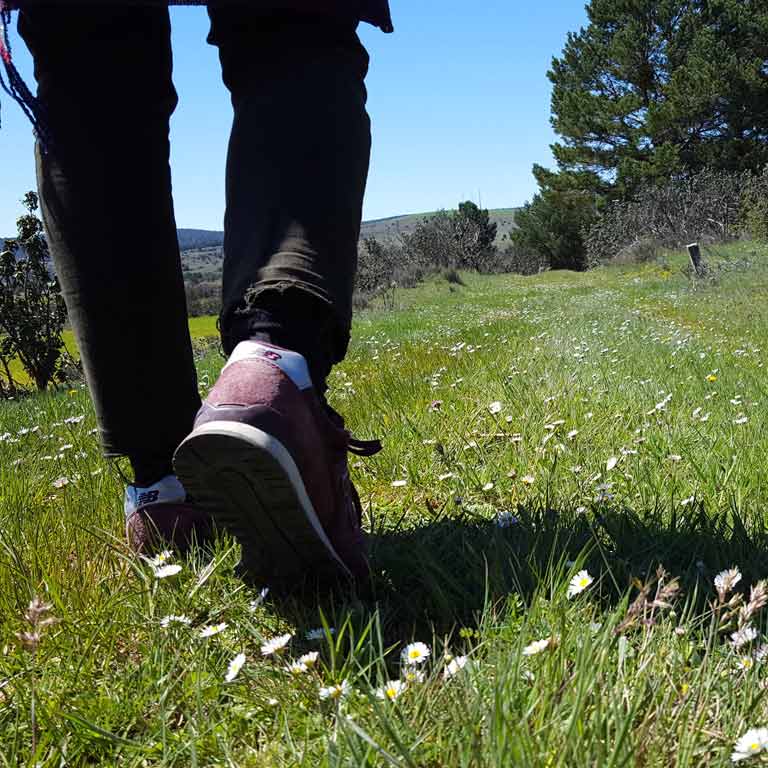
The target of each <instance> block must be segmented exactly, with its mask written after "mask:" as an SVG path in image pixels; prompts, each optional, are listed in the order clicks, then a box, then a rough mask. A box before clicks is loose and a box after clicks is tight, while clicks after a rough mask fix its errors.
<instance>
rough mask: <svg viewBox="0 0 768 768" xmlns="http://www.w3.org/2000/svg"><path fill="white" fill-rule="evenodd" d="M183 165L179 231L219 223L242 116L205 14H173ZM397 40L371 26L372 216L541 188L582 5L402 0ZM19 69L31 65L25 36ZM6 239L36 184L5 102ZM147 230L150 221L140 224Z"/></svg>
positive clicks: (2, 206)
mask: <svg viewBox="0 0 768 768" xmlns="http://www.w3.org/2000/svg"><path fill="white" fill-rule="evenodd" d="M171 13H172V20H173V43H174V81H175V84H176V88H177V90H178V91H179V97H180V104H179V107H178V109H177V111H176V113H175V115H174V117H173V119H172V123H171V131H172V148H173V149H172V169H173V181H174V199H175V205H176V219H177V223H178V225H179V226H180V227H199V228H202V229H220V228H221V226H222V219H223V213H224V158H225V154H226V146H227V137H228V133H229V125H230V120H231V109H230V105H229V100H228V95H227V92H226V90H225V88H224V86H223V85H222V84H221V82H220V79H219V66H218V59H217V57H216V51H215V49H214V48H212V47H211V46H208V45H206V43H205V35H206V33H207V26H208V25H207V16H206V13H205V10H204V9H202V8H189V7H188V8H175V9H173V10H172V11H171ZM392 13H393V18H394V23H395V33H394V34H392V35H385V34H383V33H382V32H380V31H378V30H376V29H374V28H373V27H369V26H367V25H363V26H361V28H360V35H361V38H362V40H363V42H364V43H365V45H366V47H367V48H368V51H369V52H370V54H371V70H370V74H369V76H368V80H367V84H368V91H369V102H368V108H369V112H370V114H371V118H372V121H373V135H374V148H373V155H372V159H371V172H370V176H369V181H368V190H367V194H366V201H365V208H364V218H366V219H371V218H381V217H384V216H392V215H396V214H400V213H412V212H421V211H429V210H435V209H438V208H451V207H455V206H456V204H457V203H458V202H459V201H460V200H464V199H467V198H469V199H473V200H476V201H477V200H478V199H480V200H481V202H482V204H483V206H485V207H494V208H496V207H507V206H515V205H519V204H521V203H522V202H524V201H525V200H526V199H528V198H530V196H531V195H532V194H533V193H534V191H535V184H534V181H533V178H532V177H531V166H532V164H533V163H542V164H544V165H551V163H552V157H551V153H550V150H549V145H550V144H551V143H552V141H553V140H554V135H553V133H552V129H551V127H550V125H549V98H550V88H549V82H548V80H547V78H546V71H547V69H548V67H549V64H550V61H551V58H552V56H553V55H556V54H558V53H559V52H560V51H561V50H562V47H563V44H564V42H565V37H566V34H567V33H568V31H571V30H576V29H578V28H579V27H580V26H581V25H582V24H584V23H585V19H586V15H585V12H584V4H583V2H582V1H581V0H545V1H544V2H538V3H521V2H517V1H516V0H512V1H511V2H510V0H488V1H487V2H485V3H476V4H475V3H467V2H466V0H463V1H459V0H439V2H438V0H418V1H417V2H414V0H392ZM12 42H13V43H15V49H14V53H15V56H16V61H17V65H18V66H19V68H20V70H21V71H22V73H23V74H24V76H25V78H26V79H27V82H29V83H31V82H32V75H31V61H30V59H29V56H28V55H27V53H26V51H25V50H24V46H23V44H22V43H21V41H20V40H19V39H18V36H17V35H16V34H15V31H14V35H13V41H12ZM0 104H1V105H2V113H1V117H2V129H1V130H0V235H10V234H13V232H14V231H15V226H14V222H15V220H16V217H17V216H18V215H19V214H20V213H21V207H20V205H19V202H18V201H19V199H20V198H21V196H22V194H23V193H24V191H26V190H27V189H32V188H33V187H34V163H33V153H32V136H31V131H30V129H29V127H28V125H27V124H26V122H25V120H24V118H23V116H22V115H21V113H20V111H19V110H18V108H17V107H16V106H15V105H14V104H13V103H11V102H10V101H9V99H8V98H7V97H6V96H5V94H1V95H0ZM137 225H138V222H137Z"/></svg>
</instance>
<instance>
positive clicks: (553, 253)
mask: <svg viewBox="0 0 768 768" xmlns="http://www.w3.org/2000/svg"><path fill="white" fill-rule="evenodd" d="M594 219H595V203H594V199H593V195H592V194H591V193H589V192H582V191H579V190H575V189H571V190H555V189H547V190H545V191H543V192H542V193H541V194H538V195H536V196H535V197H534V198H533V200H532V201H531V202H530V203H526V204H525V206H523V210H522V211H519V212H518V213H517V216H516V217H515V223H516V224H517V229H516V230H515V231H514V232H513V234H512V240H513V242H514V243H515V245H517V246H518V248H520V249H521V250H522V252H523V253H531V254H535V255H536V257H537V259H538V260H540V261H541V262H544V263H546V264H547V265H548V266H549V267H550V268H551V269H573V270H577V271H581V270H584V269H586V268H587V266H588V262H587V249H586V245H585V242H584V232H585V230H586V229H588V228H589V227H590V226H591V224H592V222H593V221H594Z"/></svg>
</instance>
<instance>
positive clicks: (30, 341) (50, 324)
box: [0, 192, 67, 391]
mask: <svg viewBox="0 0 768 768" xmlns="http://www.w3.org/2000/svg"><path fill="white" fill-rule="evenodd" d="M23 203H24V206H25V207H26V209H27V213H26V214H25V215H24V216H21V217H20V218H19V219H18V221H17V222H16V225H17V229H18V237H17V238H15V239H13V240H7V241H6V242H5V248H6V250H5V251H3V252H2V253H1V254H0V358H2V361H3V374H4V375H5V377H6V378H7V379H8V380H7V381H6V382H5V385H4V387H3V389H4V390H10V391H12V390H13V389H14V387H15V384H14V382H13V380H12V379H11V377H10V371H9V366H8V362H9V360H10V359H12V358H18V359H19V360H20V361H21V364H22V365H23V366H24V370H25V371H26V372H27V374H29V377H30V378H31V379H32V380H33V381H34V382H35V385H36V386H37V388H38V389H40V390H44V389H46V387H47V386H48V384H50V383H51V382H52V381H53V380H54V378H56V377H57V374H58V373H60V370H59V369H60V365H61V360H62V353H63V351H64V341H63V339H62V336H61V334H62V331H63V330H64V322H65V320H66V317H67V311H66V308H65V306H64V299H63V298H62V296H61V289H60V287H59V281H58V279H57V278H56V276H55V275H53V274H52V273H51V269H50V254H49V252H48V244H47V242H46V240H45V236H44V235H43V223H42V222H41V221H40V219H38V218H37V216H36V215H35V211H36V210H37V195H36V194H35V193H34V192H28V193H27V194H26V195H25V196H24V199H23ZM62 375H63V373H62Z"/></svg>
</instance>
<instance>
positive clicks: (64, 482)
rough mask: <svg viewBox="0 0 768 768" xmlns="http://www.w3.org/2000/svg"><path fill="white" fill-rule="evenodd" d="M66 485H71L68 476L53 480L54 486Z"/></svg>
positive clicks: (61, 486)
mask: <svg viewBox="0 0 768 768" xmlns="http://www.w3.org/2000/svg"><path fill="white" fill-rule="evenodd" d="M65 485H69V478H68V477H59V478H57V479H56V480H54V481H53V487H54V488H63V487H64V486H65Z"/></svg>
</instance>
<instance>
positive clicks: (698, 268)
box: [688, 243, 707, 277]
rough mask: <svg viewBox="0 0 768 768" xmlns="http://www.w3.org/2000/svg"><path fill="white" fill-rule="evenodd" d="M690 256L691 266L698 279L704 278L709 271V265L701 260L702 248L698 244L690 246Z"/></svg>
mask: <svg viewBox="0 0 768 768" xmlns="http://www.w3.org/2000/svg"><path fill="white" fill-rule="evenodd" d="M688 256H689V257H690V259H691V265H692V266H693V270H694V272H695V273H696V277H703V276H704V275H705V274H706V271H707V265H706V264H705V263H704V261H703V259H702V258H701V248H699V244H698V243H691V244H690V245H689V246H688Z"/></svg>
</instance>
